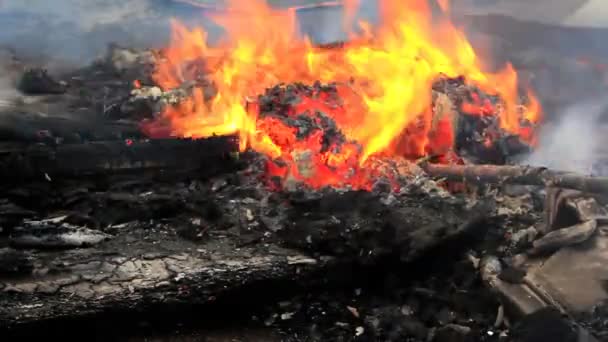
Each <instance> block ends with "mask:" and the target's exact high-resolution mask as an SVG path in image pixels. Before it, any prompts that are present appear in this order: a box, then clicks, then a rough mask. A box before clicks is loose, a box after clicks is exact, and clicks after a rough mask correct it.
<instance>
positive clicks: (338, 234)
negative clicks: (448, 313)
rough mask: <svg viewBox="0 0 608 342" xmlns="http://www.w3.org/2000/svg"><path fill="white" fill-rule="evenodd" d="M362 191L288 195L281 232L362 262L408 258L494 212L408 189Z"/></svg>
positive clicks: (290, 240)
mask: <svg viewBox="0 0 608 342" xmlns="http://www.w3.org/2000/svg"><path fill="white" fill-rule="evenodd" d="M386 196H393V197H395V196H394V195H393V194H389V195H380V194H375V193H370V192H366V191H348V192H342V193H341V192H312V193H306V194H300V195H299V196H293V197H292V198H290V203H291V207H290V208H289V209H288V212H287V216H286V220H285V222H284V226H285V227H286V229H284V230H282V231H281V237H282V239H284V240H285V242H286V244H287V245H289V246H293V247H298V248H302V249H305V250H307V251H314V252H316V253H327V254H329V255H337V256H342V257H354V258H358V259H360V260H362V261H363V262H365V261H366V260H373V259H374V258H376V257H378V256H382V255H387V254H391V253H397V254H398V255H399V257H401V258H402V259H403V260H404V261H407V260H411V259H413V258H414V257H415V256H418V255H419V254H420V253H422V252H423V251H425V250H428V249H429V248H431V246H434V245H436V244H437V243H439V242H440V241H445V240H446V239H447V238H448V237H450V236H454V235H457V234H458V233H462V232H463V231H471V230H474V229H475V227H479V225H481V224H483V222H485V220H486V219H487V218H488V216H489V213H490V212H491V211H492V209H491V205H490V204H487V205H482V204H479V206H478V207H477V208H476V209H475V210H473V209H471V208H468V209H467V208H465V205H464V203H458V202H451V201H450V200H449V199H441V198H439V197H432V196H428V195H425V194H422V193H420V194H416V193H413V192H412V193H408V194H404V195H402V196H401V195H400V196H396V197H395V198H393V199H392V200H390V201H388V200H386Z"/></svg>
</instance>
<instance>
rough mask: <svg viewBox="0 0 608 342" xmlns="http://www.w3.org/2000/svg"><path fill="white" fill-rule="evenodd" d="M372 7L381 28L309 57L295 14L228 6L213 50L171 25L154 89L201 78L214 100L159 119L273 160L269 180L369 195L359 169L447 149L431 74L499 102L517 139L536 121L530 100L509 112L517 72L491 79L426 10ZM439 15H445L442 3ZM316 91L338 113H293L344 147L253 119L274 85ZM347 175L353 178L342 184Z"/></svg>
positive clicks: (479, 109) (350, 11)
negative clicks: (329, 127) (329, 128)
mask: <svg viewBox="0 0 608 342" xmlns="http://www.w3.org/2000/svg"><path fill="white" fill-rule="evenodd" d="M380 3H381V10H380V14H381V18H382V19H381V22H382V25H381V26H380V27H378V28H374V29H372V28H371V25H369V24H368V23H359V27H360V28H361V29H360V30H358V32H350V35H349V37H350V42H349V43H348V44H346V45H345V46H344V48H341V49H321V48H316V47H313V46H312V44H311V43H310V41H309V40H308V39H306V38H300V37H298V30H297V29H296V18H295V10H294V9H287V10H275V9H271V8H270V7H269V6H268V5H266V3H265V1H262V0H255V1H254V0H250V1H248V2H247V4H246V5H244V3H243V2H242V1H239V0H230V1H228V10H227V11H225V12H222V13H218V14H214V15H213V18H212V19H213V20H214V21H215V22H216V23H218V24H220V25H221V26H222V27H223V28H224V29H225V31H226V35H225V38H224V39H223V40H222V41H221V42H219V43H218V44H216V45H214V46H211V45H209V44H208V43H207V34H206V32H205V31H204V30H202V29H200V28H195V29H188V28H187V27H185V26H184V25H183V24H181V23H179V22H178V21H174V22H173V23H172V26H173V32H172V33H173V35H172V40H171V44H170V46H169V47H168V48H167V49H166V51H165V54H164V60H163V61H162V62H160V63H159V64H158V65H157V70H156V73H155V74H154V80H155V82H156V83H157V84H158V85H160V86H161V87H162V88H163V89H165V90H168V89H172V88H175V87H178V86H179V85H181V84H182V83H183V82H185V81H187V80H195V79H197V77H200V75H201V74H205V75H206V76H205V77H206V80H205V81H207V82H209V83H211V84H213V86H214V88H215V90H216V92H215V94H212V95H207V94H205V91H204V90H203V89H202V88H195V90H194V91H193V95H192V97H191V98H190V99H189V100H188V101H184V102H183V103H181V104H180V105H177V106H174V107H169V108H167V110H166V111H165V112H164V113H163V119H164V120H167V121H168V122H169V124H170V126H171V130H172V133H173V134H174V135H178V136H185V137H206V136H211V135H214V134H216V135H222V134H233V133H238V134H239V136H240V138H241V144H242V146H241V148H242V149H246V148H251V149H253V150H255V151H257V152H260V153H263V154H265V155H267V156H268V157H269V158H271V159H273V160H276V159H279V158H280V159H282V162H283V164H284V165H283V166H280V165H279V166H277V165H274V166H272V168H271V170H270V172H271V173H272V174H275V175H279V176H286V175H291V176H292V177H296V178H298V179H305V180H306V182H307V183H308V184H309V185H310V186H313V187H320V186H325V185H339V184H344V183H345V182H346V183H348V184H350V185H351V186H354V187H358V188H361V187H363V188H365V187H367V186H368V185H365V184H366V181H365V180H364V179H363V178H365V177H367V176H369V172H364V171H361V170H363V169H365V165H366V164H367V163H368V162H369V161H370V158H371V157H373V156H376V155H388V156H391V155H408V156H417V157H422V156H424V155H426V154H428V153H433V151H435V150H437V149H438V150H441V151H443V152H446V150H448V149H449V148H450V147H451V146H452V145H453V140H454V137H453V129H452V126H451V125H452V123H451V121H450V120H447V119H444V120H440V121H439V123H437V122H435V123H433V115H434V114H433V111H432V93H431V90H430V89H431V87H432V84H433V82H434V81H435V80H436V79H437V77H438V76H440V75H444V76H447V77H458V76H463V77H464V78H465V79H466V80H467V82H470V83H472V84H475V85H476V86H477V87H478V88H479V89H480V90H482V91H484V92H485V93H488V94H495V95H498V96H499V97H500V98H501V99H502V104H501V108H500V110H498V113H499V122H500V125H501V127H502V128H503V129H505V130H507V131H509V132H511V133H514V134H519V135H522V136H523V135H526V134H527V133H525V132H528V130H527V129H528V127H524V125H522V122H524V121H528V122H531V123H536V122H538V120H540V112H541V110H540V106H539V103H538V100H537V99H536V98H535V96H534V94H532V93H531V92H528V94H527V95H528V99H529V102H530V103H529V105H528V106H526V107H525V108H527V109H523V110H522V108H524V107H522V106H520V104H519V102H520V101H519V93H518V80H517V73H516V71H515V70H514V69H513V68H512V67H511V66H510V65H507V66H506V67H505V68H504V69H503V70H502V71H500V72H498V73H491V72H485V71H484V68H483V65H482V63H481V62H480V61H479V60H478V58H477V56H476V54H475V52H474V51H473V48H472V46H471V45H470V44H469V42H468V41H467V39H466V37H465V35H464V34H463V33H462V32H461V31H459V30H458V29H456V28H455V27H454V26H453V25H452V24H451V23H449V22H447V21H446V19H445V18H443V19H441V18H439V19H437V18H432V16H431V11H430V8H429V6H428V4H427V1H426V0H410V1H399V0H384V1H380ZM439 4H440V5H441V8H442V9H443V10H444V11H448V9H449V3H448V1H447V0H441V1H440V2H439ZM357 6H358V0H347V1H345V3H344V12H345V15H344V27H345V28H349V27H351V26H352V25H351V24H352V22H353V20H354V16H355V13H356V9H357ZM201 66H202V68H204V72H202V73H201ZM315 81H320V82H322V83H332V82H335V83H336V84H337V87H338V91H339V94H340V97H341V99H342V104H341V105H339V106H336V105H331V104H328V103H327V101H325V100H324V99H323V98H322V96H321V98H314V99H313V98H303V99H302V101H301V102H300V103H299V104H297V105H294V107H293V108H292V111H293V112H294V113H296V114H298V113H308V114H309V115H312V114H313V113H314V112H316V111H320V112H322V113H324V114H325V115H328V116H329V117H331V118H332V119H333V120H334V121H335V123H336V124H337V126H338V127H339V128H340V130H341V131H342V133H343V134H344V135H345V141H347V142H348V143H346V144H341V145H340V146H332V148H330V149H329V150H323V149H322V147H321V146H320V138H321V136H320V134H321V133H315V134H312V135H310V136H308V137H307V138H306V139H304V140H298V139H296V132H295V131H294V130H293V128H292V127H289V126H286V125H284V124H283V123H282V122H281V121H279V120H276V119H275V118H273V117H261V116H260V115H259V106H257V105H256V100H255V99H256V98H257V96H258V95H260V94H263V93H264V91H265V90H266V89H267V88H269V87H273V86H274V85H276V84H281V83H292V82H302V83H307V84H312V83H314V82H315ZM461 110H462V111H464V112H468V113H474V114H478V115H488V113H496V110H495V108H492V104H490V103H487V102H483V101H481V100H479V99H475V98H473V99H471V102H470V103H465V104H463V107H462V108H461ZM408 132H409V133H408ZM528 135H529V134H528ZM530 139H531V138H530ZM351 142H356V144H352V143H351ZM304 151H312V153H313V154H312V156H310V155H308V154H307V153H304ZM303 154H305V155H306V156H305V158H308V159H310V160H308V163H309V164H311V165H313V168H314V170H312V172H313V174H314V176H309V175H307V174H306V173H307V172H308V171H310V170H308V171H302V170H298V165H301V163H300V161H299V160H296V159H297V158H304V157H303ZM353 169H357V170H359V171H358V172H359V173H357V172H355V174H356V175H353ZM361 174H364V175H365V176H361ZM362 177H363V178H362ZM367 183H369V182H367Z"/></svg>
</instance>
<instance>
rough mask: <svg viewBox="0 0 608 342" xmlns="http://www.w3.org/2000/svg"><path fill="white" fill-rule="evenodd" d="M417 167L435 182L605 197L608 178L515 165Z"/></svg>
mask: <svg viewBox="0 0 608 342" xmlns="http://www.w3.org/2000/svg"><path fill="white" fill-rule="evenodd" d="M421 167H422V168H423V169H424V170H425V171H426V172H427V174H428V175H430V176H431V177H435V178H446V179H448V180H456V181H458V180H460V181H467V182H475V183H507V184H519V185H536V186H546V187H558V188H565V189H574V190H579V191H583V192H587V193H596V194H608V177H594V176H585V175H580V174H576V173H569V172H561V171H554V170H549V169H547V168H544V167H532V166H519V165H439V164H429V163H426V164H423V165H421Z"/></svg>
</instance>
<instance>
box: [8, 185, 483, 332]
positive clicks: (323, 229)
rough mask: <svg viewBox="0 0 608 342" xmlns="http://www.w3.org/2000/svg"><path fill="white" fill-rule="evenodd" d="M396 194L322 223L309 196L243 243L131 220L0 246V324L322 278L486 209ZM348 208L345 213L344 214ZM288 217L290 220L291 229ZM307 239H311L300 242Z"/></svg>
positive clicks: (462, 226) (445, 237)
mask: <svg viewBox="0 0 608 342" xmlns="http://www.w3.org/2000/svg"><path fill="white" fill-rule="evenodd" d="M361 196H362V197H361ZM400 196H405V197H407V196H411V197H412V198H411V199H407V200H403V201H401V202H400V203H401V204H400V205H398V206H384V205H378V204H374V205H373V206H372V207H379V208H380V207H382V208H383V209H381V210H382V211H376V210H370V206H369V205H365V203H370V202H374V197H373V196H371V195H369V194H365V193H361V195H359V194H356V195H353V196H351V197H352V198H350V199H351V200H349V203H351V204H353V203H356V201H354V200H353V199H355V198H358V199H360V200H361V201H359V202H360V206H356V205H354V204H353V206H352V207H351V209H349V210H347V209H345V206H344V205H345V201H344V200H342V201H340V203H342V204H341V205H339V206H338V207H339V208H327V207H326V208H322V210H325V211H328V212H327V213H325V214H324V215H326V216H327V217H332V216H333V217H336V218H338V219H341V220H342V221H344V223H343V224H342V225H336V224H335V223H331V222H330V223H331V224H329V225H321V223H320V221H319V220H318V218H315V217H311V218H309V219H308V218H307V217H308V216H309V215H305V214H302V215H301V216H300V215H297V212H302V213H305V212H308V211H309V210H317V209H315V208H314V207H311V206H310V203H308V202H306V203H300V204H299V206H296V207H294V211H293V213H291V214H290V215H289V216H288V218H287V221H285V222H283V227H284V228H282V229H284V230H285V232H286V234H285V235H286V236H284V237H282V239H269V240H263V239H262V240H258V241H253V242H248V243H247V244H246V246H243V242H242V241H240V240H241V237H239V236H235V235H232V234H231V233H229V232H226V231H218V232H214V233H213V234H210V236H209V238H208V239H206V241H204V242H200V241H198V242H197V241H193V240H188V239H184V238H182V237H180V235H179V234H178V232H177V229H176V228H175V227H174V226H171V225H155V226H153V227H146V226H137V225H136V226H124V227H120V228H119V229H118V230H117V231H115V232H114V237H113V238H112V239H111V240H109V241H107V242H103V243H100V244H98V245H95V246H93V247H91V248H84V249H71V250H47V251H41V250H37V251H36V250H21V249H12V248H4V249H1V250H0V327H1V326H8V327H15V326H22V327H23V326H27V324H28V323H36V322H43V321H46V320H50V319H58V318H75V317H82V316H89V315H94V314H99V313H104V312H108V311H116V310H126V311H140V310H145V309H146V308H148V307H150V306H152V305H165V304H172V305H174V304H187V305H192V304H205V303H210V302H213V301H214V300H215V299H216V298H218V297H220V296H222V295H229V294H230V293H231V291H234V290H238V289H242V288H243V286H247V285H254V284H256V283H258V284H259V283H260V282H263V281H267V280H271V281H272V280H280V281H288V282H291V283H292V284H298V283H299V284H301V283H303V282H315V281H320V282H323V281H326V280H327V278H328V274H329V273H331V269H334V267H339V266H344V265H347V264H348V265H352V264H353V263H356V262H361V261H362V259H365V260H364V261H365V262H367V263H369V262H372V263H373V260H372V258H370V255H374V256H376V257H379V258H380V257H387V256H389V257H390V256H394V257H395V258H401V259H402V261H404V262H407V261H412V260H414V259H415V258H417V257H419V256H421V255H422V254H423V253H425V252H427V251H429V250H430V249H432V248H434V247H437V246H438V245H441V244H444V243H448V242H449V241H451V239H453V238H456V237H459V236H462V234H466V233H471V231H472V230H475V231H477V230H476V229H477V228H479V227H483V221H484V219H485V218H488V216H490V215H491V211H489V210H481V209H480V208H479V207H464V206H463V205H462V204H463V203H461V205H458V204H454V203H452V202H451V201H449V200H445V199H441V198H436V197H428V196H422V195H417V196H414V195H400ZM408 198H409V197H408ZM332 202H333V200H332ZM433 203H434V205H433ZM302 205H303V206H304V207H306V208H307V209H305V208H304V207H301V206H302ZM387 208H388V209H387ZM372 209H373V208H372ZM349 211H350V212H352V213H353V214H352V215H354V216H352V217H353V218H350V219H348V217H351V216H349V215H350V214H348V212H349ZM381 212H383V213H384V214H383V215H379V213H381ZM387 212H392V213H393V214H392V215H386V213H387ZM294 215H296V216H299V217H296V216H294ZM385 217H386V219H385ZM296 218H297V219H298V223H297V225H296V226H289V225H288V222H289V221H291V220H294V219H296ZM399 218H400V219H399ZM307 220H310V221H309V224H308V225H307V224H306V221H307ZM349 220H350V221H349ZM351 221H352V222H351ZM292 222H293V221H292ZM351 223H352V224H351ZM353 224H354V225H359V226H360V228H359V229H358V231H353V230H352V227H350V226H352V225H353ZM362 224H365V225H366V226H361V225H362ZM305 226H308V227H309V228H308V233H313V232H315V231H316V235H315V236H313V237H312V238H307V237H306V236H301V234H307V231H306V229H305ZM298 227H300V228H298ZM294 229H296V230H300V232H299V233H298V232H297V231H294ZM216 233H219V235H218V234H216ZM295 233H298V234H295ZM279 236H280V234H279ZM287 236H289V237H287ZM311 239H312V242H313V243H312V244H308V243H307V242H306V241H311ZM298 241H299V242H298ZM285 246H291V247H285ZM372 252H373V253H372ZM362 255H363V257H361V256H362ZM252 295H253V296H257V295H258V294H255V293H254V294H252Z"/></svg>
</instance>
